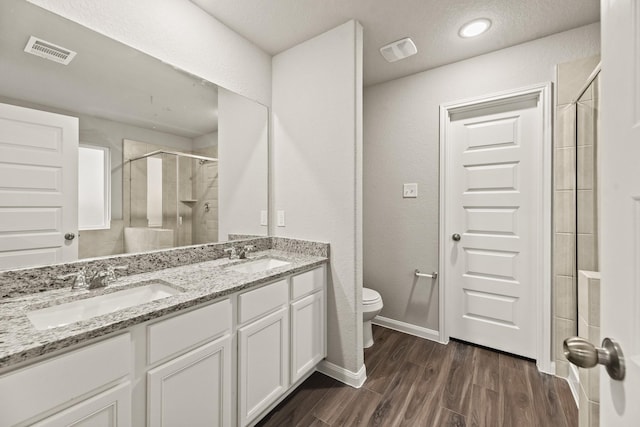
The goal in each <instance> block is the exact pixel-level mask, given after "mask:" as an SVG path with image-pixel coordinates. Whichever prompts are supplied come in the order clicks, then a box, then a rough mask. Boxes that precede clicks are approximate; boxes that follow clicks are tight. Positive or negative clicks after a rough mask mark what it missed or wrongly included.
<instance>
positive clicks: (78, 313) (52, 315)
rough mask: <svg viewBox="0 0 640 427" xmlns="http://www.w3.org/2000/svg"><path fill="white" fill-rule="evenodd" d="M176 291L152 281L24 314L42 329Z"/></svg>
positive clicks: (136, 303) (106, 312)
mask: <svg viewBox="0 0 640 427" xmlns="http://www.w3.org/2000/svg"><path fill="white" fill-rule="evenodd" d="M180 292H181V291H180V290H179V289H176V288H174V287H172V286H168V285H165V284H164V283H160V282H152V283H149V284H146V285H141V286H136V287H134V288H127V289H123V290H121V291H115V292H112V293H109V294H103V295H98V296H95V297H90V298H85V299H80V300H76V301H72V302H68V303H65V304H59V305H54V306H51V307H46V308H41V309H37V310H33V311H30V312H29V313H27V317H28V318H29V320H30V321H31V323H32V324H33V326H35V327H36V329H38V330H45V329H51V328H56V327H59V326H64V325H68V324H70V323H75V322H79V321H81V320H87V319H91V318H92V317H96V316H101V315H103V314H108V313H113V312H115V311H118V310H122V309H124V308H129V307H133V306H136V305H140V304H144V303H147V302H151V301H155V300H159V299H162V298H166V297H170V296H172V295H176V294H179V293H180Z"/></svg>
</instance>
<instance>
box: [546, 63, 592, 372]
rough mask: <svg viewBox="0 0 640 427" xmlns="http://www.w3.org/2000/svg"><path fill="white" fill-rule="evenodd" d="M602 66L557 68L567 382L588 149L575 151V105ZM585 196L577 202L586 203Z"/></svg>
mask: <svg viewBox="0 0 640 427" xmlns="http://www.w3.org/2000/svg"><path fill="white" fill-rule="evenodd" d="M599 61H600V57H599V56H593V57H589V58H584V59H580V60H576V61H572V62H567V63H563V64H559V65H558V66H557V76H556V111H555V117H556V120H555V135H554V161H553V163H554V166H553V168H554V203H553V223H554V246H553V300H554V307H553V325H554V331H553V333H554V354H555V362H556V375H558V376H560V377H565V378H566V377H567V376H568V374H569V362H567V360H566V359H565V357H564V355H563V353H562V342H563V341H564V339H565V338H566V337H569V336H574V335H576V333H577V293H576V286H577V278H576V150H577V149H578V150H579V151H578V153H579V154H580V155H583V156H584V155H586V153H587V152H586V151H585V150H584V147H582V146H581V147H576V104H574V103H573V102H574V101H575V100H576V98H577V96H578V94H579V92H580V90H581V89H582V88H583V87H584V85H585V83H586V82H587V79H588V78H589V76H590V75H591V73H592V72H593V70H594V69H595V68H596V66H597V64H598V62H599ZM592 177H593V174H592ZM584 181H585V179H584V176H583V178H581V179H578V182H580V183H582V184H584ZM582 184H581V185H582ZM585 194H586V193H583V194H582V196H580V198H579V199H578V201H580V200H582V201H584V195H585ZM583 225H584V224H582V223H581V224H580V225H579V226H578V227H579V228H580V230H579V232H580V233H583V232H584V231H586V230H583V229H582V227H583ZM583 234H587V233H583ZM592 236H595V233H593V234H592ZM588 240H589V239H588V238H587V239H586V240H581V241H588ZM592 241H595V239H592ZM581 267H582V266H581Z"/></svg>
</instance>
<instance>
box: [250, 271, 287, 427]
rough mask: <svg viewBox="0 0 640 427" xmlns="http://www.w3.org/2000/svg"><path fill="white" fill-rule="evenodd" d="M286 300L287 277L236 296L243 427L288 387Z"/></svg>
mask: <svg viewBox="0 0 640 427" xmlns="http://www.w3.org/2000/svg"><path fill="white" fill-rule="evenodd" d="M288 303H289V289H288V281H287V280H281V281H279V282H276V283H272V284H270V285H266V286H263V287H261V288H258V289H255V290H251V291H248V292H245V293H243V294H240V295H238V324H239V328H238V411H239V414H238V419H239V423H240V425H241V426H243V427H244V426H246V425H247V424H248V423H249V422H251V421H252V420H253V419H254V418H255V417H256V416H257V415H259V414H260V413H261V412H263V411H264V410H265V409H267V408H268V407H269V406H270V405H271V404H272V403H273V402H275V401H276V400H277V399H278V398H279V397H280V396H281V395H282V394H283V393H284V392H285V391H286V390H287V388H288V386H289V375H288V373H289V310H288Z"/></svg>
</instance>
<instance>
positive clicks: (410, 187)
mask: <svg viewBox="0 0 640 427" xmlns="http://www.w3.org/2000/svg"><path fill="white" fill-rule="evenodd" d="M402 197H403V198H405V199H410V198H416V197H418V184H417V183H415V182H413V183H409V184H404V185H403V186H402Z"/></svg>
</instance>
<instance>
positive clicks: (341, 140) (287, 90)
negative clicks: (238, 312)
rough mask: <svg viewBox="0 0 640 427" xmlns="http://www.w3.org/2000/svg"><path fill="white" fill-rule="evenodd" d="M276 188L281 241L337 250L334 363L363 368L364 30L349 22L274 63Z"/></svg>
mask: <svg viewBox="0 0 640 427" xmlns="http://www.w3.org/2000/svg"><path fill="white" fill-rule="evenodd" d="M272 74H273V104H272V106H273V154H272V166H273V168H274V169H273V181H274V184H273V188H274V195H273V200H274V205H275V209H276V210H284V211H285V213H286V227H276V228H275V234H276V235H277V236H282V237H296V238H300V239H308V240H318V241H325V242H329V243H330V244H331V265H330V273H329V274H328V276H329V277H328V282H329V292H328V296H329V298H328V360H329V362H331V363H334V364H336V365H338V366H341V367H343V368H346V369H347V370H349V371H351V372H356V371H358V370H359V369H360V368H361V367H362V364H363V353H362V310H361V307H360V300H361V293H362V289H361V285H362V251H361V234H362V233H361V222H362V219H361V197H362V183H361V179H362V178H361V176H362V169H361V167H362V133H361V119H362V115H361V105H362V97H361V96H362V95H361V88H362V27H361V26H360V24H359V23H357V22H355V21H350V22H347V23H346V24H343V25H341V26H339V27H337V28H335V29H333V30H331V31H328V32H326V33H324V34H322V35H320V36H318V37H315V38H313V39H311V40H308V41H306V42H304V43H301V44H299V45H298V46H295V47H293V48H291V49H289V50H287V51H285V52H282V53H280V54H278V55H276V56H274V58H273V71H272Z"/></svg>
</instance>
